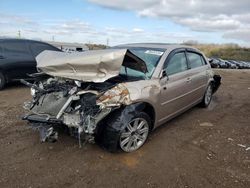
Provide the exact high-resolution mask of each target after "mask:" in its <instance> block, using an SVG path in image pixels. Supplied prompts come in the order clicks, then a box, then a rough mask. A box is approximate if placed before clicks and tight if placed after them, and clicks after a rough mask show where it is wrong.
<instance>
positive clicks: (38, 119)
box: [22, 114, 62, 124]
mask: <svg viewBox="0 0 250 188" xmlns="http://www.w3.org/2000/svg"><path fill="white" fill-rule="evenodd" d="M22 119H23V120H27V121H29V122H30V123H47V124H62V121H61V120H58V119H55V118H51V117H49V116H46V115H36V114H31V115H27V116H24V117H23V118H22Z"/></svg>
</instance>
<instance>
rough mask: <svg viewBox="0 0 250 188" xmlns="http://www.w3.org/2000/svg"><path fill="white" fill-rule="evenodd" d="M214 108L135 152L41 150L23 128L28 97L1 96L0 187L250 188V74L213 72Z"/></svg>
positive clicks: (11, 91) (69, 147)
mask: <svg viewBox="0 0 250 188" xmlns="http://www.w3.org/2000/svg"><path fill="white" fill-rule="evenodd" d="M216 71H217V72H219V73H220V74H221V75H222V79H223V80H222V82H223V84H222V85H221V87H220V89H219V90H218V92H217V93H216V94H215V95H214V98H213V101H212V103H211V105H210V106H209V108H207V109H202V108H199V107H194V108H192V109H191V110H189V111H187V112H186V113H184V114H183V115H181V116H179V117H177V118H175V119H174V120H172V121H170V122H168V123H167V124H165V125H163V126H161V127H159V128H158V129H156V130H155V131H154V132H153V133H152V134H151V135H150V137H149V139H148V141H147V143H146V144H145V145H144V146H143V147H142V148H141V149H140V150H138V151H136V152H134V153H131V154H125V153H116V154H112V153H109V152H107V151H105V150H103V149H102V148H100V147H99V146H97V145H95V144H87V145H85V146H84V147H83V148H81V149H79V147H78V142H77V140H76V139H74V138H72V137H69V136H67V135H64V134H61V135H59V136H60V137H59V141H58V142H56V143H53V144H52V143H43V144H41V143H40V142H39V135H38V132H35V131H33V130H32V129H30V128H29V126H27V124H26V122H24V121H22V120H20V117H21V115H22V114H23V109H22V104H23V102H24V101H26V100H28V99H29V98H30V94H29V89H28V88H26V87H24V86H21V85H18V84H12V85H10V86H8V87H7V88H6V89H5V90H3V91H0V187H171V188H173V187H209V188H210V187H227V188H228V187H229V188H230V187H250V148H249V150H248V147H250V71H249V70H248V71H247V70H216Z"/></svg>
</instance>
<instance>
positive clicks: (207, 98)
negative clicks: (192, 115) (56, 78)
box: [201, 83, 213, 107]
mask: <svg viewBox="0 0 250 188" xmlns="http://www.w3.org/2000/svg"><path fill="white" fill-rule="evenodd" d="M212 96H213V87H212V84H211V83H210V84H209V85H208V87H207V90H206V92H205V94H204V97H203V99H202V102H201V105H202V107H208V106H209V104H210V102H211V100H212Z"/></svg>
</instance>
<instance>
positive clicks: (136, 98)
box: [125, 79, 161, 122]
mask: <svg viewBox="0 0 250 188" xmlns="http://www.w3.org/2000/svg"><path fill="white" fill-rule="evenodd" d="M125 86H126V87H127V89H128V91H129V95H130V100H131V101H132V103H136V102H146V103H148V104H150V105H151V106H152V107H153V108H154V110H155V115H156V117H155V120H156V121H155V122H157V114H158V110H159V96H160V91H161V89H160V83H159V79H151V80H140V81H135V82H127V83H125Z"/></svg>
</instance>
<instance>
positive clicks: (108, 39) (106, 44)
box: [106, 38, 109, 46]
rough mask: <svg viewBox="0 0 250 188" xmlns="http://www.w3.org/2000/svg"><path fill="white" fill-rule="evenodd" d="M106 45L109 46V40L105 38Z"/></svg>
mask: <svg viewBox="0 0 250 188" xmlns="http://www.w3.org/2000/svg"><path fill="white" fill-rule="evenodd" d="M106 45H107V46H109V38H107V44H106Z"/></svg>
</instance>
